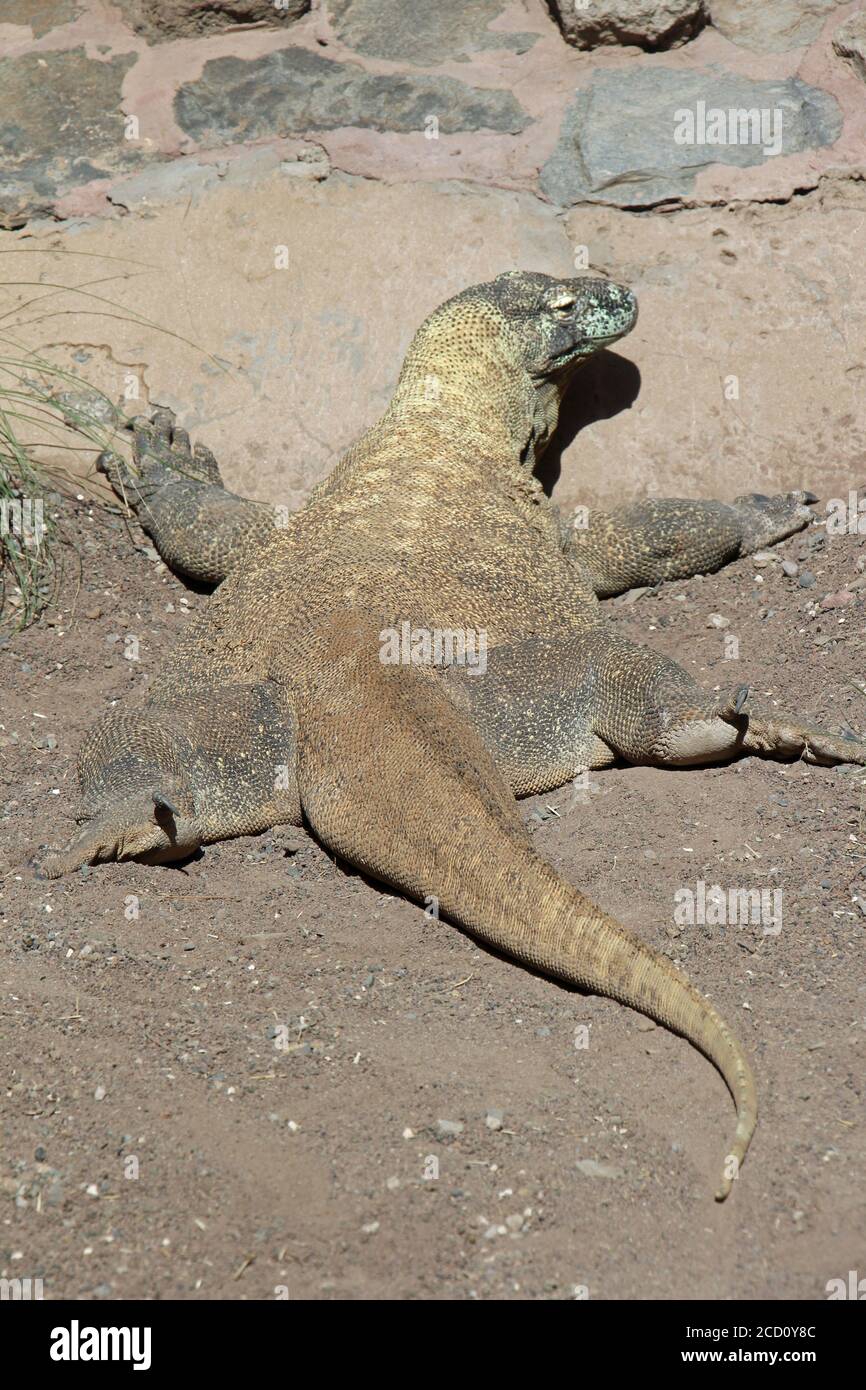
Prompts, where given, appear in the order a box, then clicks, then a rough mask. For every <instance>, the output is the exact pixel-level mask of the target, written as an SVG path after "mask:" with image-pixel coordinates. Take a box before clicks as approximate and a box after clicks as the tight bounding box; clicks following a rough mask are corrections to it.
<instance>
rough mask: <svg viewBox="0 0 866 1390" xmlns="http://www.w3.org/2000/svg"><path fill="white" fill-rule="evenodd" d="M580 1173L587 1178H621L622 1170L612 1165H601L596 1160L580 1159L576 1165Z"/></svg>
mask: <svg viewBox="0 0 866 1390" xmlns="http://www.w3.org/2000/svg"><path fill="white" fill-rule="evenodd" d="M575 1166H576V1168H577V1171H578V1172H579V1173H582V1174H583V1176H584V1177H585V1178H621V1177H622V1169H621V1168H615V1167H614V1166H613V1164H611V1163H599V1162H598V1161H597V1159H594V1158H579V1159H578V1161H577V1163H576V1165H575Z"/></svg>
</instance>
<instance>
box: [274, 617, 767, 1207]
mask: <svg viewBox="0 0 866 1390" xmlns="http://www.w3.org/2000/svg"><path fill="white" fill-rule="evenodd" d="M373 640H374V638H373ZM323 655H326V656H327V660H326V661H325V662H324V663H323V665H321V666H319V667H318V669H317V671H316V674H315V677H314V678H313V679H312V680H311V682H310V684H309V687H308V688H307V690H306V691H305V692H302V693H301V698H300V708H299V768H298V775H299V785H300V792H301V801H302V805H303V808H304V812H305V814H306V816H307V819H308V821H309V822H310V824H311V826H312V828H313V830H314V831H315V832H316V834H317V835H318V836H319V838H320V839H321V840H322V841H323V842H324V843H325V844H327V845H328V846H329V847H330V848H332V849H333V850H335V851H336V852H337V853H339V854H340V855H342V856H343V857H345V858H346V859H348V860H350V861H351V862H353V863H354V864H356V865H358V867H360V868H362V869H363V870H365V871H366V872H368V873H370V874H372V875H374V876H375V877H377V878H379V879H382V880H384V881H385V882H387V883H390V884H393V885H395V886H396V887H398V888H400V889H402V890H403V891H404V892H405V893H407V894H409V895H410V896H412V897H415V898H425V897H429V896H435V897H436V898H437V899H438V902H439V907H440V910H441V912H442V913H443V915H445V916H447V917H450V918H451V919H453V920H454V921H456V922H458V923H459V924H461V925H462V926H464V927H465V928H467V929H468V930H469V931H470V932H472V933H473V935H475V936H477V937H478V938H479V939H480V940H481V941H484V942H487V943H489V944H490V945H491V946H494V947H496V948H497V949H498V950H500V951H503V952H505V953H507V954H508V955H510V956H513V957H514V958H515V959H516V960H518V961H522V962H524V963H525V964H527V965H529V966H532V967H533V968H535V969H537V970H539V971H541V972H543V973H544V974H546V975H550V976H553V977H555V978H557V979H560V980H564V981H567V982H568V983H569V984H573V985H578V986H580V987H581V988H583V989H587V990H590V991H592V992H593V993H596V994H602V995H608V996H610V997H611V998H613V999H618V1000H620V1002H621V1003H623V1004H628V1005H629V1006H630V1007H632V1008H634V1009H637V1010H639V1011H640V1012H641V1013H644V1014H646V1015H648V1016H649V1017H650V1018H652V1019H655V1020H656V1021H657V1022H659V1023H662V1024H664V1025H665V1026H666V1027H667V1028H670V1029H671V1030H672V1031H674V1032H676V1033H680V1034H682V1036H683V1037H685V1038H687V1039H688V1040H689V1042H691V1043H693V1044H694V1046H695V1047H697V1048H699V1049H700V1051H701V1052H703V1053H704V1055H705V1056H706V1057H708V1058H709V1059H710V1061H711V1062H713V1063H714V1064H715V1066H716V1067H717V1068H718V1069H719V1071H720V1072H721V1074H722V1076H723V1077H724V1080H725V1081H726V1083H727V1085H728V1088H729V1090H730V1092H731V1095H732V1096H733V1098H734V1102H735V1104H736V1107H737V1128H736V1133H735V1136H734V1141H733V1143H732V1145H731V1147H730V1150H729V1152H728V1154H727V1155H726V1156H725V1162H724V1169H723V1176H722V1181H721V1184H720V1186H719V1189H718V1191H717V1192H716V1198H717V1200H718V1201H723V1200H724V1198H725V1197H726V1196H727V1195H728V1193H729V1192H730V1190H731V1185H732V1183H733V1180H734V1179H735V1178H736V1177H737V1176H738V1173H739V1168H740V1165H741V1163H742V1161H743V1159H744V1157H745V1154H746V1150H747V1149H748V1147H749V1142H750V1140H751V1138H752V1134H753V1132H754V1129H755V1124H756V1121H757V1113H758V1105H757V1095H756V1090H755V1081H754V1077H753V1075H752V1070H751V1067H750V1066H749V1063H748V1061H747V1059H746V1056H745V1053H744V1052H743V1049H742V1047H741V1045H740V1043H739V1042H738V1041H737V1039H736V1037H735V1036H734V1034H733V1033H732V1031H731V1030H730V1028H729V1027H728V1025H727V1024H726V1023H725V1022H724V1020H723V1019H722V1018H721V1017H720V1015H719V1014H718V1013H717V1012H716V1010H715V1009H714V1008H713V1007H712V1006H711V1005H710V1004H709V1003H708V1002H707V1001H706V999H704V998H703V996H702V995H701V994H700V993H699V992H698V991H697V990H696V989H695V987H694V986H693V985H692V984H691V983H690V982H689V981H688V980H687V979H686V977H685V976H684V975H683V974H681V973H680V972H679V971H678V970H676V969H675V968H674V967H673V966H672V965H671V964H670V963H669V962H668V961H667V960H665V959H664V958H663V957H661V956H658V955H657V954H656V953H655V952H654V951H652V950H651V949H650V948H649V947H648V946H646V945H645V944H644V943H643V942H642V941H640V940H639V939H638V938H637V937H635V936H633V935H632V934H631V933H630V932H628V931H627V930H626V929H625V928H624V927H622V926H621V925H620V924H619V923H618V922H616V921H615V920H614V919H613V918H611V917H608V916H607V915H606V914H605V913H603V912H602V911H601V910H600V909H599V908H597V907H595V906H594V905H593V904H592V903H591V902H589V901H588V899H587V898H585V897H584V896H583V895H582V894H581V893H579V892H578V891H577V889H576V888H574V887H573V886H572V885H571V884H569V883H567V882H566V881H565V880H564V879H561V878H560V877H559V876H558V875H557V874H556V872H555V871H554V870H553V868H552V867H551V866H550V865H549V864H547V863H545V861H544V860H542V859H540V858H539V857H538V855H537V854H536V853H535V852H534V850H533V849H532V845H531V843H530V841H529V837H528V835H527V834H526V831H525V829H524V826H523V823H522V821H521V818H520V815H519V813H518V811H517V807H516V805H515V802H514V799H513V797H512V794H511V791H510V789H509V788H508V786H507V785H506V784H505V782H504V781H503V779H502V778H501V776H500V775H499V773H498V771H497V769H496V766H495V764H494V762H493V760H492V757H491V755H490V754H489V752H488V751H487V749H486V747H485V746H484V744H483V743H482V741H481V739H480V737H479V736H478V734H477V733H476V732H475V730H474V728H473V727H472V725H471V724H470V723H469V721H468V719H467V718H466V716H465V715H464V714H463V712H462V711H460V710H458V709H457V708H455V706H454V705H452V703H451V702H450V701H449V699H448V698H447V697H446V695H445V694H444V693H443V691H442V690H441V688H440V687H439V684H438V681H437V679H436V677H435V676H434V675H432V674H429V673H422V672H419V671H418V670H417V669H416V668H408V669H407V668H406V667H393V666H384V665H382V664H381V663H380V661H379V660H378V647H375V648H373V650H372V654H371V634H370V633H369V631H366V632H365V630H364V628H359V629H356V630H355V631H354V633H353V634H352V635H351V640H350V634H347V633H346V632H343V633H342V636H341V637H340V638H339V639H334V640H333V641H332V642H331V643H330V645H329V647H328V649H327V652H326V653H323ZM317 666H318V662H317Z"/></svg>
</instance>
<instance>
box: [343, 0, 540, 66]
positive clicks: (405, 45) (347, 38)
mask: <svg viewBox="0 0 866 1390" xmlns="http://www.w3.org/2000/svg"><path fill="white" fill-rule="evenodd" d="M325 9H326V13H327V15H328V18H329V19H330V21H331V23H332V25H333V29H334V33H335V34H336V36H337V38H338V39H340V41H341V42H342V43H344V44H346V45H347V46H348V47H349V48H351V49H354V51H355V52H356V53H362V54H365V55H366V56H367V57H371V58H389V59H391V60H392V61H394V62H406V63H413V64H417V65H420V66H422V67H429V66H436V65H438V64H440V63H444V62H446V61H447V60H448V59H455V60H456V61H458V62H461V61H465V60H466V59H467V58H468V57H469V56H470V55H471V54H473V53H480V52H483V51H485V50H487V49H506V50H509V49H510V50H511V51H512V52H515V53H524V52H525V51H526V49H527V48H529V47H531V45H532V44H533V43H535V41H536V39H537V38H538V35H537V34H532V33H521V32H504V31H503V30H501V29H497V30H493V29H491V28H490V27H489V26H490V24H491V22H492V21H493V20H496V19H499V18H500V17H501V16H502V15H503V14H505V12H506V11H507V10H508V9H509V2H508V0H436V3H435V4H431V3H430V0H398V2H397V3H395V0H326V5H325Z"/></svg>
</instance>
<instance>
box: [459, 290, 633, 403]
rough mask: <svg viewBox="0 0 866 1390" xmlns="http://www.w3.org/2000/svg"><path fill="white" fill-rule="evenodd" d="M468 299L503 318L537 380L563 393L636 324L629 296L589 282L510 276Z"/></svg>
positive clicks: (468, 291)
mask: <svg viewBox="0 0 866 1390" xmlns="http://www.w3.org/2000/svg"><path fill="white" fill-rule="evenodd" d="M464 295H465V296H470V295H471V296H474V297H476V298H479V299H483V300H485V301H487V302H488V303H489V304H490V305H491V306H492V307H493V308H494V309H495V310H496V311H498V312H499V314H501V316H502V318H503V320H504V322H505V325H507V331H508V333H509V334H510V335H511V336H512V338H513V340H514V343H515V345H516V350H517V351H518V353H519V355H520V360H521V362H522V364H523V367H524V368H525V370H526V371H527V372H528V373H529V375H530V376H531V377H532V378H533V380H535V381H537V382H539V383H541V382H548V381H556V382H558V383H560V384H561V385H562V386H563V387H564V386H565V385H567V383H568V381H569V380H570V379H571V376H572V374H573V371H574V369H575V368H576V367H578V366H579V365H580V363H581V362H585V361H586V359H587V358H588V357H591V356H592V354H593V353H595V352H598V351H599V349H600V348H604V347H609V346H610V344H611V343H615V342H616V340H617V338H624V337H625V335H626V333H630V332H631V330H632V329H633V328H634V326H635V323H636V322H637V300H636V299H635V297H634V295H633V294H632V292H631V290H629V289H626V287H625V286H624V285H615V284H614V283H613V282H612V281H611V280H594V279H591V278H590V277H588V276H586V277H583V278H577V279H574V280H557V279H555V278H554V276H552V275H542V274H540V273H539V272H538V271H532V270H508V271H506V272H505V274H504V275H497V277H496V279H495V280H491V281H489V282H488V283H487V284H485V285H476V286H475V287H474V288H473V289H471V290H467V291H465V292H464ZM464 295H461V296H458V298H459V299H463V298H464Z"/></svg>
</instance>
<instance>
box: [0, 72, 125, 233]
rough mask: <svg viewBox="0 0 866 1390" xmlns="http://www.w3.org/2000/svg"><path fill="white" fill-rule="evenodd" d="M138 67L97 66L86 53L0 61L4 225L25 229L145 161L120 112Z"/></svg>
mask: <svg viewBox="0 0 866 1390" xmlns="http://www.w3.org/2000/svg"><path fill="white" fill-rule="evenodd" d="M133 61H134V57H133V55H132V54H130V55H128V56H123V55H117V56H116V57H113V58H110V59H108V60H106V61H97V60H94V59H91V58H89V57H88V56H87V54H86V53H85V51H84V49H83V48H74V49H67V50H66V51H61V52H50V51H49V52H47V53H45V54H44V55H42V54H38V55H37V54H35V53H29V54H25V55H22V56H21V57H18V58H4V59H0V91H2V93H3V98H2V106H0V226H2V227H17V226H21V225H23V223H25V222H26V221H27V219H28V218H29V217H33V216H36V215H38V214H44V213H48V212H50V211H51V210H52V208H53V206H54V203H55V201H56V199H57V196H58V193H60V192H61V191H66V190H67V189H69V188H70V187H75V186H77V185H79V184H85V183H89V182H91V181H92V180H94V179H99V178H105V177H108V176H109V175H112V174H117V173H119V172H122V171H124V170H126V169H130V168H132V167H134V166H135V165H137V164H140V163H142V162H143V161H144V159H145V158H146V155H145V152H144V150H143V148H142V146H141V145H140V144H139V143H138V142H137V141H134V140H128V139H127V138H126V126H125V122H124V115H123V111H122V110H121V86H122V82H123V77H124V74H125V73H126V72H127V71H128V70H129V68H130V67H131V66H132V63H133Z"/></svg>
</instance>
